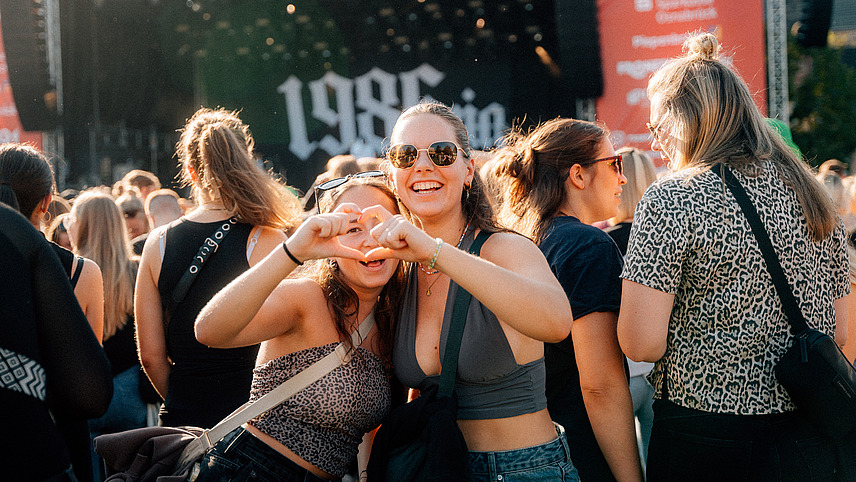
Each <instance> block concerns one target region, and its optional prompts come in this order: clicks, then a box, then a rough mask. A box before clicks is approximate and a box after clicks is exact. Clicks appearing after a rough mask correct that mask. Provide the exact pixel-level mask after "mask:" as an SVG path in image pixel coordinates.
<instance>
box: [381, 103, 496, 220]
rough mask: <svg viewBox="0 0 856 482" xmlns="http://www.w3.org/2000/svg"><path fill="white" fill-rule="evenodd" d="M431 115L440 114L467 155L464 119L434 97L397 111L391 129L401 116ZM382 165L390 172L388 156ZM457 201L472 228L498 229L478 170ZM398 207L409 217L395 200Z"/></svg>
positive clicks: (463, 152) (468, 150)
mask: <svg viewBox="0 0 856 482" xmlns="http://www.w3.org/2000/svg"><path fill="white" fill-rule="evenodd" d="M426 114H427V115H433V116H437V117H439V118H441V119H442V120H443V121H444V122H446V124H448V125H449V127H451V128H452V132H454V133H455V143H456V144H457V145H458V147H459V148H460V151H459V152H460V153H461V155H462V156H463V157H465V158H467V159H469V157H470V139H469V134H467V127H466V126H465V125H464V122H463V121H462V120H461V118H460V117H458V116H457V115H455V113H454V112H452V109H451V108H449V106H447V105H445V104H441V103H440V102H437V101H429V100H423V101H421V102H420V103H418V104H416V105H414V106H413V107H410V108H408V109H406V110H405V111H404V112H402V113H401V115H400V116H399V117H398V120H397V121H396V122H395V127H393V132H395V131H396V129H399V128H400V127H399V125H400V123H401V121H403V120H404V119H408V118H410V117H416V116H418V115H426ZM382 168H383V169H384V170H385V171H387V172H392V169H394V168H393V167H392V165H391V164H390V163H389V161H388V160H384V162H383V163H382ZM461 205H462V207H463V211H464V217H465V218H466V220H467V222H469V223H470V225H471V226H472V227H473V228H478V229H481V230H482V231H487V232H490V233H493V232H497V231H499V230H500V227H499V226H498V224H497V222H496V219H495V218H494V213H493V208H492V207H491V204H490V198H489V197H488V195H487V194H486V193H485V189H484V184H483V183H482V181H481V178H480V177H479V173H478V171H476V172H474V173H473V179H472V182H471V183H470V186H469V188H467V187H466V186H465V187H464V188H463V191H462V193H461ZM399 208H400V209H401V212H402V214H404V215H405V217H407V218H408V219H410V220H412V219H413V216H412V214H411V213H410V211H409V210H408V209H407V206H404V205H403V204H401V202H400V201H399Z"/></svg>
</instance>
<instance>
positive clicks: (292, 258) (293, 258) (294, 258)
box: [282, 241, 303, 266]
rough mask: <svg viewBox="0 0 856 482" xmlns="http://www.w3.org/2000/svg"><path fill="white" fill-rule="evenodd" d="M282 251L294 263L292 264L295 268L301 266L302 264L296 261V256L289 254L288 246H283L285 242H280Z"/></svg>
mask: <svg viewBox="0 0 856 482" xmlns="http://www.w3.org/2000/svg"><path fill="white" fill-rule="evenodd" d="M282 249H283V251H285V254H287V255H288V257H289V258H291V260H292V261H294V264H296V265H297V266H301V265H303V263H302V262H301V261H300V260H299V259H297V257H296V256H294V255H293V254H291V251H289V250H288V245H287V244H285V241H283V242H282Z"/></svg>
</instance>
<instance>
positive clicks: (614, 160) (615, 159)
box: [591, 154, 624, 175]
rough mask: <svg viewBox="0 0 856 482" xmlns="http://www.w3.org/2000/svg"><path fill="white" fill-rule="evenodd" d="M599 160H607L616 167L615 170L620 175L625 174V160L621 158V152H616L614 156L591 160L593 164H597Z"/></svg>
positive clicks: (606, 161)
mask: <svg viewBox="0 0 856 482" xmlns="http://www.w3.org/2000/svg"><path fill="white" fill-rule="evenodd" d="M598 162H605V163H607V164H609V165H610V166H612V168H613V169H615V172H616V173H617V174H618V175H622V174H624V160H623V159H622V158H621V154H616V155H614V156H609V157H604V158H601V159H595V160H593V161H591V163H592V164H597V163H598Z"/></svg>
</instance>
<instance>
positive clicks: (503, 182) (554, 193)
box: [495, 118, 609, 243]
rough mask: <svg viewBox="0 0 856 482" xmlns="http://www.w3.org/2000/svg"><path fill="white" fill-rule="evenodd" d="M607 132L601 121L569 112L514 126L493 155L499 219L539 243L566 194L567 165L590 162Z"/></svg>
mask: <svg viewBox="0 0 856 482" xmlns="http://www.w3.org/2000/svg"><path fill="white" fill-rule="evenodd" d="M608 138H609V132H608V131H607V130H606V129H605V128H604V127H603V126H601V125H599V124H595V123H593V122H587V121H582V120H577V119H567V118H558V119H553V120H550V121H547V122H544V123H543V124H540V125H538V126H537V127H535V128H534V129H532V130H531V131H530V132H529V133H525V132H523V131H522V130H521V129H520V128H519V127H518V128H514V129H512V130H511V132H509V133H508V134H507V135H506V136H505V139H504V147H502V148H501V149H499V151H498V152H497V153H496V155H495V156H496V159H497V161H496V162H498V163H499V164H500V165H499V166H497V167H496V168H495V172H496V176H497V182H498V184H499V185H500V186H501V188H500V190H499V191H500V192H501V193H502V202H501V208H500V216H499V218H500V221H501V222H502V223H503V225H505V226H507V227H509V228H511V229H513V230H515V231H517V232H518V233H521V234H523V235H524V236H527V237H529V238H530V239H532V240H533V241H535V242H536V243H540V242H541V240H542V238H543V236H544V233H545V231H546V230H547V228H548V227H549V226H550V219H552V218H553V216H555V215H556V213H558V212H559V210H560V209H561V208H562V206H564V205H565V204H566V202H567V200H568V195H567V191H566V190H565V181H566V180H567V179H568V173H569V172H570V169H571V167H572V166H573V165H574V164H580V165H582V166H586V167H587V166H588V165H590V164H591V161H593V160H594V159H595V158H596V157H597V154H598V152H599V151H600V148H601V146H602V144H603V142H604V141H607V140H608Z"/></svg>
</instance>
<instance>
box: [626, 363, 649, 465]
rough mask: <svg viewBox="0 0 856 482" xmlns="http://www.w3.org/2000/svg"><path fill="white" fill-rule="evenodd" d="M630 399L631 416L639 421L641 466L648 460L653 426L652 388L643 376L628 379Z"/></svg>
mask: <svg viewBox="0 0 856 482" xmlns="http://www.w3.org/2000/svg"><path fill="white" fill-rule="evenodd" d="M630 397H631V398H632V399H633V414H634V415H635V416H636V419H637V420H639V439H638V440H637V442H638V443H639V456H640V457H642V464H643V465H644V464H645V460H647V459H648V443H649V442H650V441H651V427H652V426H653V425H654V406H653V404H654V388H653V387H652V386H651V384H650V383H648V380H646V379H645V375H639V376H637V377H630Z"/></svg>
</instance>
